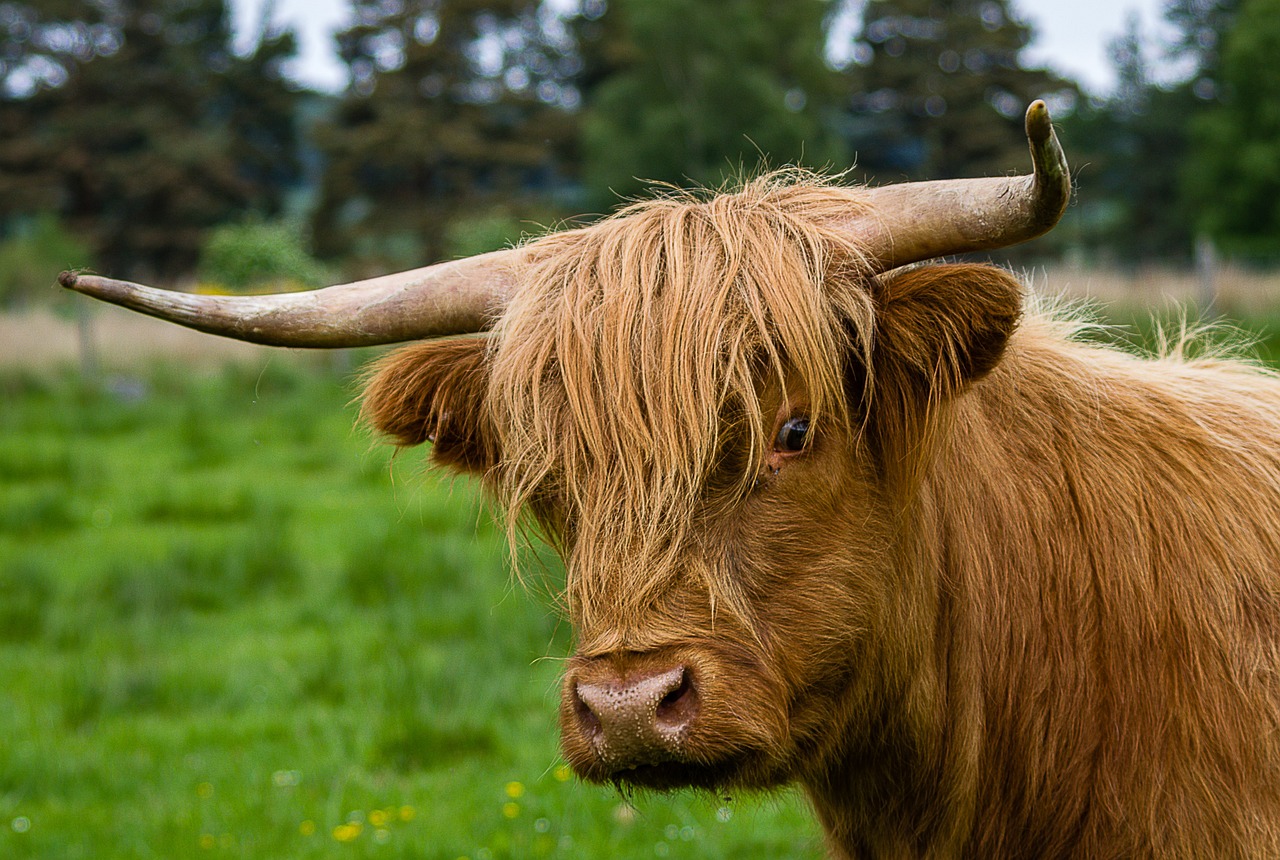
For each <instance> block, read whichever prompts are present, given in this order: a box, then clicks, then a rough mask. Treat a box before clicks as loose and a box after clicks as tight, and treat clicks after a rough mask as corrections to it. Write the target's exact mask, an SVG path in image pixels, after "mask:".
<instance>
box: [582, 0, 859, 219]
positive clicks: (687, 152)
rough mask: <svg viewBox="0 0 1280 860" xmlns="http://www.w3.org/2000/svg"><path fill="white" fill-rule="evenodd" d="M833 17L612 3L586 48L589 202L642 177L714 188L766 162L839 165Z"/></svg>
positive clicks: (788, 9) (818, 5)
mask: <svg viewBox="0 0 1280 860" xmlns="http://www.w3.org/2000/svg"><path fill="white" fill-rule="evenodd" d="M829 11H830V6H829V4H828V3H825V2H821V0H793V2H787V3H779V2H774V1H773V0H722V2H719V3H714V4H712V3H704V2H699V0H612V2H611V3H610V4H609V7H608V12H607V13H606V14H605V15H604V17H603V20H602V22H601V26H600V27H599V28H598V29H599V30H600V31H601V37H600V38H599V39H597V40H596V41H595V42H594V43H592V42H590V41H588V42H586V43H585V47H584V54H585V55H586V56H587V58H588V62H587V71H588V73H589V74H590V73H594V77H589V78H588V79H587V81H586V88H587V89H586V94H585V95H586V108H585V116H584V118H583V158H584V172H585V182H586V186H587V190H588V194H589V200H590V203H591V205H592V206H594V207H597V208H600V209H607V208H610V207H611V206H612V205H614V204H615V203H616V202H617V201H618V196H619V195H621V196H624V197H627V196H632V195H635V194H636V193H638V192H639V191H641V190H642V189H643V187H644V186H645V184H646V182H645V181H646V180H658V181H663V182H671V183H677V184H687V182H688V181H689V180H692V181H693V182H696V183H701V184H709V185H716V184H719V183H720V182H721V181H722V180H723V179H724V178H725V177H726V175H733V174H738V173H741V172H742V171H743V170H744V169H745V170H748V171H750V170H752V169H754V168H755V167H756V165H757V164H758V163H759V162H761V161H764V162H766V163H767V164H769V165H771V166H778V165H780V164H787V163H791V164H797V163H801V162H804V163H805V164H809V165H815V166H820V167H821V166H826V165H836V166H843V165H844V164H845V159H846V150H845V148H844V146H843V144H842V142H841V141H840V139H839V136H838V134H837V133H836V129H835V128H834V123H833V122H832V121H831V120H832V118H833V113H834V107H835V96H836V93H837V87H838V79H837V78H836V76H835V75H834V74H833V73H832V71H831V70H830V69H829V68H828V67H827V65H826V63H825V61H824V58H823V42H824V37H823V22H824V20H825V16H826V15H827V14H828V12H829ZM591 34H592V31H591V29H590V28H588V29H587V31H586V35H588V36H590V35H591ZM636 177H639V179H637V178H636Z"/></svg>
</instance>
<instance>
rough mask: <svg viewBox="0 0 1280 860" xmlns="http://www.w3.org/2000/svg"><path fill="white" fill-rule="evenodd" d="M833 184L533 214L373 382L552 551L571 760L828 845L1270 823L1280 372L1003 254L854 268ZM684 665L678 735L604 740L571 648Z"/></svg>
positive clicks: (930, 848) (1277, 710) (984, 852)
mask: <svg viewBox="0 0 1280 860" xmlns="http://www.w3.org/2000/svg"><path fill="white" fill-rule="evenodd" d="M851 206H853V207H856V206H857V200H856V192H853V191H849V190H842V189H834V188H828V187H824V186H823V185H821V184H820V183H817V182H814V181H807V180H802V181H799V182H792V181H789V180H788V179H787V178H779V177H766V178H765V179H762V180H757V181H756V182H754V183H752V184H750V185H749V186H748V187H747V188H745V189H744V190H743V191H742V192H740V193H737V194H725V195H719V196H715V197H713V198H710V199H707V200H701V201H698V200H690V199H666V200H661V201H656V202H651V203H645V204H639V205H637V206H635V207H632V208H630V209H628V210H626V211H624V212H623V213H621V214H619V215H618V216H615V217H614V218H613V219H610V220H608V221H606V222H603V223H602V224H599V225H596V226H594V227H590V228H586V229H584V230H579V231H574V232H568V233H562V234H557V235H553V236H549V237H547V238H545V239H541V240H539V241H538V242H536V243H535V244H534V245H533V246H532V248H531V249H532V251H533V262H532V263H531V265H530V267H529V269H528V270H527V271H526V272H525V273H523V278H522V286H521V287H520V289H519V290H518V291H517V295H516V297H515V299H514V301H513V302H512V304H511V305H510V307H509V309H508V310H507V312H506V314H505V316H504V317H503V318H502V320H501V321H500V322H499V324H498V325H497V327H496V329H495V330H494V332H493V333H492V334H491V335H489V336H485V337H479V338H470V339H462V340H453V341H442V342H435V343H424V344H419V345H417V346H413V347H410V348H408V349H405V350H403V351H401V352H399V353H396V354H395V355H393V356H391V357H390V358H388V359H387V360H385V361H384V362H383V363H382V364H381V365H380V367H379V369H378V372H377V374H376V376H374V377H373V378H372V380H371V382H370V384H369V387H368V389H367V391H366V395H365V414H366V416H367V417H368V419H369V420H370V421H371V422H372V423H373V424H374V425H375V426H377V427H379V428H381V429H382V430H384V431H385V432H387V433H389V434H391V435H392V436H393V437H395V438H396V439H397V440H398V441H399V442H400V443H402V444H417V443H419V442H422V441H423V440H424V439H426V438H434V439H435V442H436V445H435V451H434V457H435V459H436V460H437V461H439V462H442V463H444V464H446V465H449V466H452V467H454V468H458V469H463V470H466V471H470V472H473V473H476V474H479V475H481V476H483V477H484V479H485V481H486V482H487V484H488V486H489V487H490V488H491V489H492V490H493V491H494V492H495V493H496V494H497V495H498V496H499V498H500V499H502V500H503V503H504V504H505V505H506V506H507V507H508V509H509V510H510V511H511V512H512V514H513V520H514V515H515V514H516V512H517V511H518V510H520V509H528V510H531V511H532V512H533V514H534V515H535V516H536V517H537V519H538V520H539V521H540V522H541V524H542V525H543V527H544V529H545V530H546V532H547V533H548V535H549V536H550V538H551V539H552V540H553V542H554V543H555V544H556V545H557V547H558V548H559V549H560V551H561V553H562V555H563V557H564V559H565V563H566V569H567V584H566V607H567V611H568V613H569V615H570V618H571V620H572V621H573V623H574V625H575V630H576V633H577V639H578V641H577V655H576V656H575V657H574V659H573V660H572V661H571V663H570V666H569V669H568V672H567V679H566V692H565V706H564V710H563V712H562V719H563V724H564V748H565V752H566V755H567V756H568V758H569V760H570V762H571V763H572V764H573V765H574V767H575V768H577V769H578V771H579V773H581V774H582V775H583V776H585V777H587V778H589V779H594V780H611V779H619V780H622V781H629V782H634V783H637V784H640V785H649V786H655V787H660V788H666V787H674V786H681V785H692V786H715V787H761V788H767V787H770V786H775V785H780V784H784V783H787V782H793V781H798V782H799V783H800V784H802V785H803V786H804V788H805V789H806V791H807V792H808V794H809V796H810V798H811V799H812V802H813V806H814V808H815V810H816V812H817V814H818V816H819V818H820V819H821V821H822V823H823V826H824V827H825V829H826V831H827V834H828V840H829V844H830V848H831V851H832V853H833V854H834V855H836V856H839V857H961V856H964V857H997V858H998V857H1028V858H1031V857H1037V858H1039V857H1090V858H1095V857H1096V858H1107V857H1117V858H1119V857H1205V856H1212V857H1241V858H1243V857H1277V856H1280V674H1278V673H1280V572H1278V571H1277V566H1278V564H1280V561H1278V560H1280V382H1278V381H1277V380H1276V379H1275V378H1274V377H1272V376H1270V375H1268V374H1266V373H1264V372H1262V371H1258V370H1255V369H1253V368H1250V367H1247V366H1244V365H1241V364H1236V363H1232V362H1229V361H1212V360H1206V361H1200V362H1192V361H1184V360H1180V359H1164V360H1139V359H1137V358H1133V357H1130V356H1128V355H1124V354H1122V353H1120V352H1118V351H1116V350H1114V349H1109V348H1104V347H1099V346H1091V345H1086V344H1084V343H1078V342H1074V341H1073V340H1072V339H1071V338H1070V337H1069V335H1068V331H1067V328H1066V327H1065V326H1063V325H1061V324H1057V323H1054V322H1052V321H1051V320H1049V319H1048V318H1046V317H1044V316H1041V315H1038V314H1030V315H1029V316H1028V317H1027V318H1026V319H1025V320H1021V322H1019V321H1020V317H1021V315H1022V312H1023V297H1022V291H1021V288H1020V285H1019V284H1018V283H1017V282H1016V281H1015V280H1014V279H1013V278H1011V277H1010V276H1008V275H1007V274H1006V273H1004V272H1001V271H999V270H996V269H992V268H986V267H977V266H934V267H924V268H918V269H913V270H908V271H905V272H900V273H894V274H891V275H889V276H886V277H882V278H872V277H870V276H869V275H868V274H867V271H868V270H867V267H866V265H865V261H864V259H863V257H862V255H861V254H860V252H859V249H858V248H857V247H856V246H854V245H853V244H852V243H851V242H849V241H848V240H847V239H845V238H843V237H842V235H841V234H840V232H839V230H838V227H839V224H840V223H841V221H843V220H844V219H847V218H848V215H849V212H850V207H851ZM793 416H807V417H809V418H810V419H811V423H812V427H813V428H814V429H813V431H812V432H811V434H810V441H809V443H808V444H807V445H806V447H805V448H804V450H803V451H800V452H792V451H788V450H781V449H780V448H779V447H778V446H777V445H775V444H774V441H773V440H774V438H775V436H776V434H777V432H778V428H779V427H780V426H781V425H782V424H783V422H785V421H786V420H787V419H788V418H791V417H793ZM672 665H680V666H685V667H687V669H688V671H689V672H690V673H691V676H692V677H693V678H695V679H696V682H697V693H698V706H699V710H698V713H697V719H696V720H695V721H694V722H693V723H692V724H691V725H690V726H689V729H688V732H687V733H686V735H685V736H683V737H682V739H681V747H680V752H679V755H678V756H677V757H676V758H675V760H673V761H669V762H665V763H662V764H659V765H655V766H646V767H639V768H637V769H635V770H631V771H627V772H624V773H612V772H610V771H609V769H608V768H607V767H606V766H605V765H604V764H603V763H602V762H601V761H600V759H599V758H598V757H597V756H596V755H595V753H594V752H593V750H592V747H591V744H590V743H589V742H588V740H587V738H586V737H585V736H584V733H583V730H582V728H581V726H580V725H579V720H578V718H576V717H575V713H574V705H575V701H576V699H575V695H576V694H575V693H574V684H575V683H576V679H580V678H584V677H588V676H590V675H591V673H593V672H594V673H597V674H598V673H600V672H601V671H608V672H613V673H615V674H617V676H618V677H623V676H626V675H631V674H637V675H644V674H645V673H651V672H655V671H660V670H661V669H662V668H663V667H669V666H672ZM604 666H607V667H608V668H607V670H606V669H602V668H601V667H604Z"/></svg>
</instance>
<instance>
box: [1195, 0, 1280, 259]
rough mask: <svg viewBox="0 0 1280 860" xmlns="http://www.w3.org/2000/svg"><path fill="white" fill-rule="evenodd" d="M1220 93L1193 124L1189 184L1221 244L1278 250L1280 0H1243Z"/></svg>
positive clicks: (1202, 224)
mask: <svg viewBox="0 0 1280 860" xmlns="http://www.w3.org/2000/svg"><path fill="white" fill-rule="evenodd" d="M1221 57H1222V59H1221V67H1220V76H1219V80H1220V82H1221V101H1220V103H1218V104H1214V105H1212V106H1210V107H1209V108H1208V109H1206V110H1205V111H1204V112H1203V113H1202V114H1201V115H1200V116H1198V117H1197V118H1196V119H1195V121H1194V123H1193V125H1192V151H1191V157H1190V158H1189V159H1188V161H1187V164H1186V167H1185V173H1184V178H1185V187H1186V190H1187V195H1188V199H1189V201H1190V203H1191V204H1192V206H1193V207H1194V211H1195V212H1196V213H1197V215H1198V219H1197V226H1198V227H1199V228H1200V229H1201V230H1203V231H1204V232H1206V233H1207V234H1208V235H1209V236H1211V237H1212V238H1213V239H1214V240H1215V241H1216V242H1217V243H1218V244H1219V245H1220V246H1221V247H1224V248H1227V249H1228V250H1236V251H1243V252H1246V253H1260V254H1266V255H1268V256H1272V257H1274V256H1275V255H1276V254H1278V253H1280V64H1278V63H1277V62H1276V60H1277V58H1280V0H1243V2H1242V3H1241V5H1240V9H1239V14H1238V16H1237V18H1236V21H1235V25H1234V26H1233V27H1232V29H1231V30H1230V32H1229V33H1228V34H1227V36H1226V39H1225V41H1224V43H1223V50H1222V55H1221Z"/></svg>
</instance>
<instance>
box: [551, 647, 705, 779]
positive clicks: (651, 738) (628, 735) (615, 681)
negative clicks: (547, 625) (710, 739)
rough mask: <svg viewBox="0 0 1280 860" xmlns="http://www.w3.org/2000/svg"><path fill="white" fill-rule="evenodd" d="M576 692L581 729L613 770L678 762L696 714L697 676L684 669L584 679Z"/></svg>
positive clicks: (613, 674)
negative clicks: (685, 737) (687, 732)
mask: <svg viewBox="0 0 1280 860" xmlns="http://www.w3.org/2000/svg"><path fill="white" fill-rule="evenodd" d="M575 692H576V695H577V701H576V713H577V717H578V723H579V727H580V729H581V731H582V732H583V734H584V735H585V736H586V737H587V738H588V740H589V741H590V743H591V746H592V748H593V749H594V750H595V752H596V755H598V756H599V757H600V759H601V761H603V762H604V763H605V764H606V765H608V766H609V767H611V768H613V769H614V770H623V769H626V768H633V767H639V766H640V765H646V764H660V763H661V762H664V761H672V760H674V759H677V758H679V755H680V748H681V743H682V740H683V735H684V733H685V729H686V728H687V727H688V726H689V724H690V723H691V722H692V720H693V718H694V716H695V714H696V711H697V691H696V690H695V688H694V683H693V675H692V673H691V672H690V671H689V670H688V668H687V667H685V666H675V667H673V668H670V669H666V670H661V671H656V672H649V673H644V674H640V675H628V676H623V675H620V674H616V673H614V672H612V671H605V672H602V673H598V674H597V675H593V676H591V677H590V678H587V677H584V678H581V679H579V680H578V682H577V683H576V685H575Z"/></svg>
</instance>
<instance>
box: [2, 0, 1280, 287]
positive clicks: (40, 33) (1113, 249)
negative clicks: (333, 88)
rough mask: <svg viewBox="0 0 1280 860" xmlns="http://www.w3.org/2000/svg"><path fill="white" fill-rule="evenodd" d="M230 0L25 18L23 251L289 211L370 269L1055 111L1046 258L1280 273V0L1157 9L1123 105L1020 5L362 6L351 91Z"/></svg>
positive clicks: (913, 153)
mask: <svg viewBox="0 0 1280 860" xmlns="http://www.w3.org/2000/svg"><path fill="white" fill-rule="evenodd" d="M227 2H228V0H40V2H38V3H36V2H31V0H4V2H2V3H0V238H2V237H3V236H4V235H12V234H14V233H15V232H18V231H20V230H22V229H23V226H22V225H24V224H26V223H29V222H30V221H31V219H33V218H35V217H37V216H39V215H41V214H42V213H50V214H52V215H53V216H55V217H56V218H57V220H58V221H59V223H61V224H62V225H64V226H65V227H66V228H67V229H69V230H71V231H73V232H74V233H75V234H76V235H77V236H79V237H80V238H81V241H83V242H84V244H85V249H86V251H87V254H86V259H85V260H84V262H85V263H86V264H89V263H92V264H94V265H96V266H97V267H98V268H99V269H100V270H102V271H104V272H107V273H110V274H114V275H118V276H123V277H129V278H135V279H153V280H154V279H159V280H161V281H163V282H170V283H171V282H175V281H183V280H187V279H189V278H190V277H191V276H192V275H193V274H194V272H195V270H196V266H197V261H198V260H199V259H200V256H201V251H202V248H203V246H204V244H205V243H206V242H207V241H208V239H209V237H210V235H211V232H212V231H213V230H214V229H215V228H217V227H219V226H221V225H226V224H240V223H244V222H245V221H246V219H247V218H250V217H254V218H257V219H258V220H259V221H261V222H273V221H276V220H278V219H279V218H281V217H287V218H289V219H290V220H291V221H292V222H293V223H298V224H305V225H307V228H308V230H307V232H308V233H309V234H310V235H309V236H304V237H301V238H303V239H304V240H306V242H305V244H308V245H310V246H311V247H314V249H315V251H316V252H317V253H318V254H319V256H320V257H321V258H323V259H324V260H325V261H326V263H327V264H328V265H329V267H330V268H331V269H335V270H341V271H342V272H343V273H344V274H350V275H364V274H370V273H374V272H383V271H386V270H387V269H389V268H408V267H412V266H418V265H422V264H425V263H428V262H432V261H435V260H438V259H443V258H447V257H449V256H451V255H452V254H454V253H456V252H457V250H458V249H459V248H463V249H465V248H468V247H471V246H472V245H474V244H481V245H485V244H491V243H489V242H479V243H468V242H465V241H463V242H459V241H458V237H459V236H460V235H462V232H463V231H465V229H466V228H467V225H473V224H486V223H487V224H493V223H494V222H495V219H497V220H508V221H511V222H514V223H520V224H528V225H539V224H556V223H559V222H560V221H561V220H562V219H564V218H566V217H576V216H581V214H582V213H583V212H588V213H601V212H606V211H608V210H609V209H611V208H612V207H613V206H614V205H615V204H616V202H617V201H618V200H619V198H621V197H630V196H634V195H636V194H640V193H643V192H644V189H645V188H646V187H647V185H648V183H649V182H651V181H656V182H659V183H673V184H677V185H688V184H690V183H696V184H703V185H711V186H716V185H719V184H721V183H722V182H723V181H725V179H726V178H728V177H734V176H738V175H741V174H742V173H744V172H745V173H750V172H752V171H754V170H758V169H760V166H761V165H769V166H780V165H784V164H791V163H802V164H805V165H807V166H811V167H818V168H823V167H831V168H835V169H840V168H842V167H843V166H845V165H848V164H850V163H853V159H855V158H856V164H857V169H856V172H855V174H854V176H855V178H859V179H867V180H870V181H898V180H900V179H902V178H923V177H929V178H945V177H951V176H962V175H989V174H999V173H1006V172H1009V171H1011V170H1020V169H1022V168H1023V166H1024V162H1025V157H1026V154H1025V143H1024V141H1023V139H1022V133H1021V127H1020V126H1021V115H1022V111H1023V110H1024V108H1025V105H1026V104H1027V103H1028V102H1029V101H1030V100H1031V99H1033V98H1037V97H1044V98H1047V99H1049V100H1050V102H1051V105H1052V108H1053V110H1054V114H1055V117H1057V118H1058V119H1059V122H1060V125H1061V128H1062V136H1063V138H1064V141H1065V143H1066V146H1067V149H1068V151H1069V152H1070V153H1071V155H1072V161H1073V163H1074V164H1076V165H1082V167H1081V168H1080V169H1079V172H1078V184H1079V187H1080V191H1081V193H1080V203H1079V210H1078V211H1077V212H1075V213H1073V214H1074V216H1075V217H1073V218H1072V219H1071V221H1072V223H1073V224H1074V230H1073V231H1072V232H1067V231H1060V232H1059V233H1058V234H1056V235H1055V237H1054V239H1053V240H1052V241H1050V242H1048V243H1042V244H1041V245H1039V246H1038V247H1037V249H1036V252H1037V253H1039V254H1040V255H1042V256H1043V255H1046V254H1054V253H1060V252H1062V251H1065V250H1074V251H1079V252H1082V253H1087V254H1089V255H1091V256H1093V257H1096V258H1100V259H1104V260H1105V259H1111V260H1121V261H1126V262H1131V261H1141V260H1153V259H1159V260H1186V259H1189V258H1190V257H1191V255H1192V253H1193V249H1194V248H1195V245H1196V242H1197V239H1198V238H1199V237H1201V236H1206V237H1209V238H1211V239H1212V240H1213V241H1214V242H1215V243H1216V244H1217V245H1218V246H1219V247H1220V248H1221V249H1222V250H1224V251H1226V252H1228V253H1238V254H1241V255H1244V257H1245V258H1247V259H1248V260H1250V261H1253V262H1268V261H1272V260H1274V259H1275V258H1276V257H1277V256H1280V215H1277V213H1276V206H1275V205H1274V201H1275V200H1276V199H1280V195H1277V194H1276V190H1277V189H1276V184H1277V181H1280V180H1277V178H1276V171H1277V168H1276V167H1275V165H1277V164H1280V143H1277V141H1280V133H1278V129H1277V124H1278V122H1277V120H1276V118H1275V117H1274V116H1273V115H1272V114H1274V113H1275V111H1276V109H1275V105H1276V104H1278V103H1280V84H1277V83H1276V81H1275V80H1274V79H1275V78H1276V75H1277V72H1276V71H1275V68H1276V64H1275V63H1274V62H1271V61H1270V58H1271V57H1272V56H1273V55H1274V54H1275V52H1276V50H1277V45H1280V36H1277V33H1276V30H1277V27H1278V26H1280V25H1277V23H1276V22H1277V21H1280V15H1277V14H1276V0H1168V3H1167V7H1166V18H1167V24H1168V28H1169V29H1168V33H1169V35H1167V36H1165V37H1163V39H1164V41H1163V42H1162V41H1160V40H1158V39H1156V37H1154V36H1153V35H1152V34H1150V33H1147V32H1143V31H1142V30H1141V28H1140V27H1139V26H1138V25H1137V23H1136V20H1135V21H1134V22H1133V23H1131V25H1130V26H1129V28H1128V29H1127V31H1126V32H1125V33H1123V34H1121V35H1120V36H1118V37H1117V39H1116V41H1115V42H1114V44H1113V45H1112V55H1113V60H1114V63H1115V67H1116V72H1117V77H1118V79H1119V85H1118V86H1117V87H1116V89H1115V90H1114V91H1113V92H1110V93H1089V92H1086V91H1083V90H1082V89H1081V88H1080V87H1079V86H1078V85H1077V84H1076V83H1075V82H1073V81H1070V80H1064V79H1062V78H1061V77H1059V76H1057V75H1055V74H1052V73H1050V72H1048V71H1046V70H1044V69H1040V68H1035V67H1033V66H1030V65H1029V64H1028V62H1027V60H1026V57H1025V52H1024V49H1025V48H1026V46H1027V44H1028V43H1029V42H1030V40H1031V39H1032V37H1033V35H1034V34H1033V32H1032V30H1031V28H1030V26H1029V25H1028V24H1027V23H1026V22H1025V21H1024V20H1022V19H1021V18H1020V17H1019V16H1018V11H1017V8H1016V6H1015V5H1012V4H1011V3H1010V2H1009V0H945V2H943V0H866V2H859V0H797V2H791V3H776V2H770V0H727V2H722V3H714V4H709V3H703V2H699V0H577V2H566V0H555V2H552V0H404V2H385V0H351V4H352V6H351V9H352V12H351V19H350V20H351V23H350V25H349V26H348V27H347V29H345V30H343V31H342V32H340V33H337V34H336V36H335V39H336V45H337V54H338V56H339V57H340V59H341V62H342V64H343V66H344V68H345V70H346V72H347V80H348V84H347V86H346V88H345V90H344V91H343V92H341V93H339V94H337V95H332V94H324V93H313V92H307V91H304V90H302V89H301V88H299V87H298V86H297V85H296V84H295V83H293V82H292V81H291V80H290V79H289V78H288V75H287V73H286V69H287V68H288V63H289V61H290V60H291V59H292V58H294V57H295V56H296V39H295V36H294V34H293V33H292V32H289V31H287V30H281V29H279V28H275V27H272V26H270V25H269V24H267V23H266V21H265V20H264V22H263V23H262V24H261V25H260V26H259V28H258V30H257V32H256V33H253V34H250V36H251V38H249V39H247V40H242V42H245V43H246V44H247V47H246V46H242V47H240V48H239V49H237V48H236V47H234V46H233V42H232V34H231V31H230V25H229V20H230V18H229V14H228V7H227V5H226V3H227ZM851 16H852V17H853V18H856V20H857V24H858V25H857V26H853V27H850V26H848V25H847V24H848V21H849V20H850V19H851ZM1161 55H1163V56H1166V57H1169V58H1175V59H1179V60H1180V62H1181V63H1182V65H1181V66H1180V68H1181V69H1182V70H1183V75H1182V77H1181V78H1179V79H1177V80H1173V81H1169V80H1156V78H1155V76H1154V75H1153V74H1152V72H1151V62H1152V58H1153V57H1154V56H1161ZM586 217H593V216H590V215H589V216H586ZM504 232H506V233H508V234H510V233H513V232H514V233H518V232H520V231H504ZM300 280H302V281H304V282H305V281H306V280H307V279H306V278H302V279H300Z"/></svg>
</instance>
